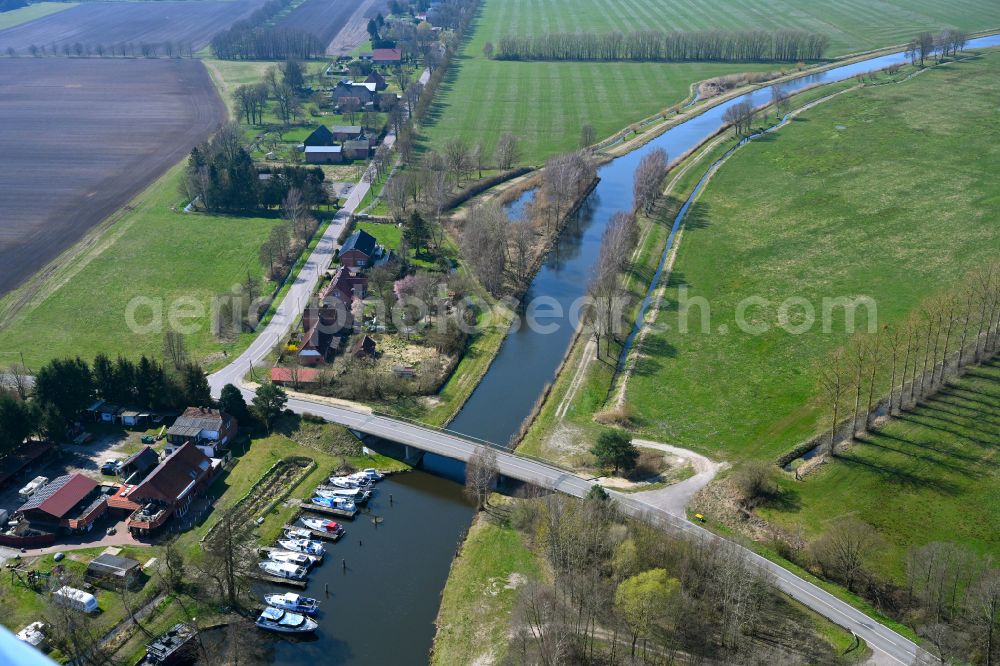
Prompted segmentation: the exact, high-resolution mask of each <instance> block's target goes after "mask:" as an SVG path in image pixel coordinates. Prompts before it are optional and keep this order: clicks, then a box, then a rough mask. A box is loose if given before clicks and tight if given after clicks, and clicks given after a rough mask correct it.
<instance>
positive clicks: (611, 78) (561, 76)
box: [421, 2, 780, 164]
mask: <svg viewBox="0 0 1000 666" xmlns="http://www.w3.org/2000/svg"><path fill="white" fill-rule="evenodd" d="M494 4H495V3H493V2H489V3H487V9H486V13H487V16H489V12H490V8H491V7H493V6H494ZM484 20H485V19H484ZM478 34H479V33H478V32H477V36H476V37H475V38H474V39H473V40H472V41H471V42H470V44H469V45H468V46H467V47H466V48H465V49H464V51H463V53H462V56H461V57H460V58H459V60H458V74H457V76H455V77H454V79H453V80H449V81H447V82H446V83H445V84H444V85H443V86H442V89H441V92H440V93H439V97H438V101H437V103H436V104H435V105H434V107H433V109H432V111H431V113H430V120H429V121H428V122H426V123H425V125H424V127H423V128H421V129H422V132H423V138H424V139H425V143H426V144H427V145H429V146H430V147H436V148H440V147H441V146H443V145H444V143H446V142H447V141H448V140H449V139H451V138H453V137H455V136H459V137H461V138H463V139H465V140H466V141H468V142H469V143H475V142H480V141H481V142H483V143H484V145H486V146H488V147H489V148H490V149H491V150H492V147H493V146H495V145H496V142H497V140H498V139H499V138H500V135H501V134H503V133H504V132H512V133H513V134H514V135H515V136H517V137H518V139H520V141H521V148H522V151H523V161H524V162H526V163H528V164H540V163H542V162H544V160H545V158H546V157H548V156H551V155H553V154H556V153H560V152H566V151H570V150H574V149H575V148H576V147H577V144H578V142H579V138H580V128H581V127H583V126H584V125H586V124H588V123H589V124H590V125H593V127H594V129H595V130H596V132H597V136H598V137H599V138H602V139H603V138H605V137H608V136H610V135H612V134H614V133H615V132H617V131H618V130H620V129H622V128H623V127H625V126H627V125H629V124H630V123H633V122H637V121H639V120H642V119H643V118H646V117H648V116H651V115H654V114H656V113H658V112H660V111H662V110H663V109H665V108H667V107H670V106H672V105H674V104H676V103H678V102H680V101H681V100H683V99H684V98H685V97H687V96H688V94H689V89H690V84H691V83H692V82H694V81H699V80H702V79H708V78H712V77H714V76H718V75H720V74H729V73H732V72H745V71H771V70H774V69H780V68H779V67H777V66H775V65H759V64H757V65H733V64H722V63H683V64H658V63H580V62H530V63H528V62H499V61H495V60H487V59H486V58H484V57H483V56H482V54H481V53H480V51H481V49H482V44H481V42H480V43H479V46H477V45H476V44H477V41H478V39H479V37H478Z"/></svg>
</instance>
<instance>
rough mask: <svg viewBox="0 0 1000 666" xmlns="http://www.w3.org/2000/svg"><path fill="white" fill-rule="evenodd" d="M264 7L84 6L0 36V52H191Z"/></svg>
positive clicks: (184, 0) (167, 0)
mask: <svg viewBox="0 0 1000 666" xmlns="http://www.w3.org/2000/svg"><path fill="white" fill-rule="evenodd" d="M262 4H263V0H233V1H231V2H219V1H216V0H180V1H177V0H159V1H158V2H84V3H82V4H79V5H77V6H76V7H72V8H71V9H67V10H65V11H62V12H57V13H55V14H50V15H48V16H45V17H42V18H39V19H36V20H34V21H29V22H28V23H23V24H21V25H18V26H14V27H13V28H8V29H7V30H0V51H6V50H7V49H8V48H13V49H14V50H15V51H16V52H17V53H18V54H20V55H27V54H28V53H29V49H30V48H31V46H32V45H35V46H38V47H46V48H47V49H49V50H50V51H51V47H52V46H53V45H55V46H57V47H58V48H59V49H60V53H61V52H62V51H61V49H62V47H63V46H64V45H69V46H70V48H72V47H73V46H74V45H76V44H80V45H81V46H82V47H83V48H85V49H90V50H91V51H93V50H94V49H95V48H96V47H97V46H103V47H105V49H108V48H109V47H111V46H114V45H119V44H133V45H134V46H135V47H136V48H138V47H139V45H140V44H156V45H159V44H163V43H164V42H170V43H172V44H174V45H177V44H183V45H185V46H187V45H190V46H191V47H192V48H193V49H194V50H195V51H197V50H198V49H200V48H201V47H203V46H205V45H206V44H208V42H209V40H210V39H211V38H212V36H213V35H214V34H215V33H216V32H218V31H220V30H222V29H223V28H226V27H228V26H229V25H231V24H232V23H234V22H236V21H237V20H239V19H241V18H244V17H246V16H247V15H249V14H250V13H251V12H252V11H253V10H255V9H257V8H258V7H260V6H261V5H262Z"/></svg>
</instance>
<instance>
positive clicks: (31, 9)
mask: <svg viewBox="0 0 1000 666" xmlns="http://www.w3.org/2000/svg"><path fill="white" fill-rule="evenodd" d="M78 4H80V3H78V2H36V3H33V4H30V5H28V6H27V7H21V8H20V9H13V10H11V11H9V12H2V13H0V30H6V29H7V28H13V27H14V26H15V25H21V24H22V23H27V22H28V21H34V20H35V19H40V18H42V17H43V16H48V15H49V14H55V13H56V12H61V11H63V10H65V9H69V8H70V7H76V6H77V5H78Z"/></svg>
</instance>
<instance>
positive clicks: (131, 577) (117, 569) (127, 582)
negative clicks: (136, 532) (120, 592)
mask: <svg viewBox="0 0 1000 666" xmlns="http://www.w3.org/2000/svg"><path fill="white" fill-rule="evenodd" d="M141 573H142V564H140V563H139V562H137V561H135V560H132V559H129V558H127V557H121V556H119V555H109V554H107V553H104V554H102V555H98V556H97V557H95V558H94V559H93V560H91V561H90V564H88V565H87V571H86V573H85V574H84V579H85V580H86V581H87V582H89V583H93V584H95V585H102V586H105V587H113V588H115V589H121V588H123V587H124V588H130V587H132V586H133V585H134V584H135V582H136V580H138V578H139V575H140V574H141Z"/></svg>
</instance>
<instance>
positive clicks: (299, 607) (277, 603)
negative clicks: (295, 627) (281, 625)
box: [264, 592, 319, 615]
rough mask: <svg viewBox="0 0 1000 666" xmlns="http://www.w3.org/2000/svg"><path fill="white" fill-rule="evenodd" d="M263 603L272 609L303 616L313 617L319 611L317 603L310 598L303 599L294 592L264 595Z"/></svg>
mask: <svg viewBox="0 0 1000 666" xmlns="http://www.w3.org/2000/svg"><path fill="white" fill-rule="evenodd" d="M264 603H266V604H267V605H268V606H273V607H274V608H280V609H281V610H285V611H291V612H292V613H303V614H305V615H315V614H316V612H317V611H319V601H318V600H316V599H313V598H312V597H303V596H302V595H301V594H295V593H294V592H284V593H282V594H267V595H264Z"/></svg>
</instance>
